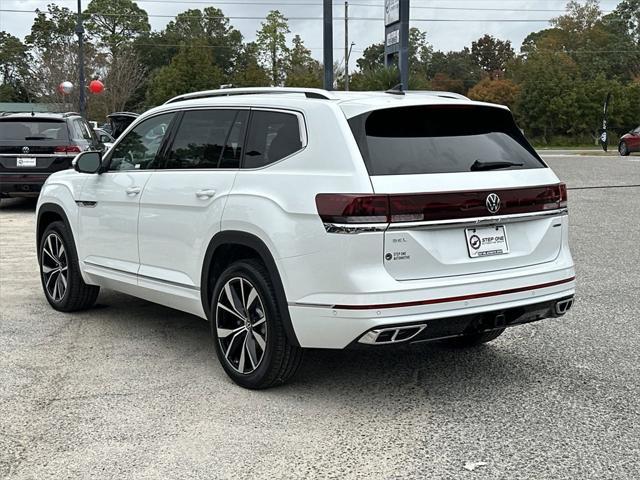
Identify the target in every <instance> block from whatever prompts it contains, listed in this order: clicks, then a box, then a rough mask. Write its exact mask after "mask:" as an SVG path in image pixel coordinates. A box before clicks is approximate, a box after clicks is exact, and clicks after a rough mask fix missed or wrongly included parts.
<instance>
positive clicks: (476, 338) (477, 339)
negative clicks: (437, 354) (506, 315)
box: [444, 328, 505, 348]
mask: <svg viewBox="0 0 640 480" xmlns="http://www.w3.org/2000/svg"><path fill="white" fill-rule="evenodd" d="M504 330H505V329H504V328H499V329H497V330H489V331H488V332H478V333H471V334H468V335H463V336H461V337H454V338H448V339H447V340H444V343H446V344H447V345H448V346H450V347H455V348H469V347H477V346H478V345H482V344H483V343H487V342H490V341H491V340H495V339H496V338H498V337H499V336H500V335H502V332H504Z"/></svg>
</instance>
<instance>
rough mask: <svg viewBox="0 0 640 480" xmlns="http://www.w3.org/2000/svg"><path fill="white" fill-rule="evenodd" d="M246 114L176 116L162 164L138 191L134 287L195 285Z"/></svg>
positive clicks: (236, 161) (234, 166)
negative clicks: (136, 279) (137, 254)
mask: <svg viewBox="0 0 640 480" xmlns="http://www.w3.org/2000/svg"><path fill="white" fill-rule="evenodd" d="M248 115H249V110H248V109H237V108H234V109H198V110H189V111H186V112H184V114H183V115H182V118H181V120H180V124H179V126H178V128H177V130H176V131H175V132H176V133H175V137H174V138H173V141H172V144H171V146H170V147H169V149H168V153H167V158H166V163H165V164H164V165H163V166H162V168H161V169H159V170H157V171H155V172H154V173H153V174H152V175H151V178H150V179H149V182H148V183H147V185H146V187H145V190H144V193H143V195H142V200H141V206H140V234H139V247H140V271H139V274H140V278H139V284H140V285H142V286H149V287H150V288H158V286H159V285H161V284H163V283H164V285H172V286H177V287H185V288H189V289H194V288H197V287H198V286H199V285H200V275H201V272H202V263H203V256H204V252H205V251H206V248H207V246H208V243H209V241H210V240H211V238H212V237H213V235H215V234H216V233H217V232H218V231H219V230H220V221H221V218H222V211H223V209H224V206H225V203H226V201H227V196H228V194H229V192H230V190H231V188H232V186H233V182H234V180H235V177H236V174H237V172H238V168H239V165H240V158H241V156H242V150H243V143H244V131H245V128H246V123H247V118H248ZM159 282H160V283H159Z"/></svg>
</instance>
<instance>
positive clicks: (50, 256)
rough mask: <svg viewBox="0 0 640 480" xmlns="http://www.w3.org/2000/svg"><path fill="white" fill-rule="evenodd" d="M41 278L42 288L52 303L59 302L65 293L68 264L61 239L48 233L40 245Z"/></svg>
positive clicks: (54, 234) (67, 280)
mask: <svg viewBox="0 0 640 480" xmlns="http://www.w3.org/2000/svg"><path fill="white" fill-rule="evenodd" d="M42 276H43V279H44V288H45V289H46V291H47V294H48V295H49V297H50V298H51V299H52V300H53V301H54V302H60V301H62V299H63V298H64V295H65V293H66V292H67V286H68V284H69V283H68V282H69V264H68V260H67V252H66V250H65V248H64V244H63V243H62V239H61V238H60V237H59V236H58V234H56V233H50V234H49V235H47V238H45V240H44V242H43V244H42Z"/></svg>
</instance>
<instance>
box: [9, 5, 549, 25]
mask: <svg viewBox="0 0 640 480" xmlns="http://www.w3.org/2000/svg"><path fill="white" fill-rule="evenodd" d="M0 12H9V13H31V14H33V13H36V11H35V10H18V9H9V8H6V9H0ZM41 13H46V12H41ZM92 15H99V16H103V17H123V18H135V17H138V18H144V17H149V18H175V17H176V15H168V14H146V15H144V14H129V13H102V12H94V13H92ZM182 18H196V19H199V18H202V17H200V16H198V15H182ZM207 18H208V19H210V20H264V19H265V17H264V16H248V15H247V16H244V15H224V16H215V17H212V16H208V17H207ZM286 19H287V21H297V20H322V17H311V16H305V17H287V18H286ZM333 19H334V20H344V17H333ZM349 20H360V21H376V22H379V21H382V20H384V18H383V17H349ZM549 20H551V19H549V18H544V19H525V18H502V19H499V18H497V19H480V18H477V19H471V18H412V19H411V22H462V23H466V22H506V23H547V22H549Z"/></svg>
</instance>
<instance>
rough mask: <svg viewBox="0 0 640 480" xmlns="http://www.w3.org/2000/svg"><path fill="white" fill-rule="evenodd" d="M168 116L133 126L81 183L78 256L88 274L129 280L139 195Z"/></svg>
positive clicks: (135, 261) (131, 278)
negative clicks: (95, 171)
mask: <svg viewBox="0 0 640 480" xmlns="http://www.w3.org/2000/svg"><path fill="white" fill-rule="evenodd" d="M173 116H174V114H173V113H166V114H161V115H157V116H154V117H151V118H149V119H147V120H144V121H143V122H141V123H140V124H139V125H137V126H136V127H135V128H134V129H133V130H131V131H130V132H129V133H128V134H127V135H126V136H125V137H123V138H122V139H121V140H120V141H119V142H118V143H117V144H116V145H115V146H114V147H113V149H112V150H111V151H110V152H109V154H108V155H107V157H106V158H105V159H104V163H105V165H107V170H106V171H105V172H103V173H101V174H100V175H91V176H89V178H88V179H87V181H86V183H85V184H84V186H83V189H82V193H81V201H79V202H78V204H79V207H80V208H79V219H78V224H79V229H78V235H79V242H78V245H79V251H78V256H79V258H80V259H81V261H83V262H84V263H85V267H86V269H87V271H89V272H90V273H92V274H96V275H102V276H106V277H112V278H116V279H120V280H124V281H131V282H132V283H135V281H136V278H135V275H136V274H137V272H138V267H139V264H140V258H139V255H138V213H139V206H140V197H141V195H142V192H143V190H144V187H145V185H146V184H147V181H148V180H149V177H150V175H151V171H152V170H153V169H154V168H156V165H157V164H156V162H157V161H159V152H160V151H161V148H160V147H161V146H162V144H163V141H164V137H165V132H166V131H167V130H168V127H169V124H170V123H171V120H172V118H173Z"/></svg>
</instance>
